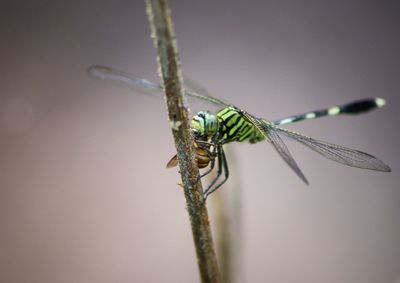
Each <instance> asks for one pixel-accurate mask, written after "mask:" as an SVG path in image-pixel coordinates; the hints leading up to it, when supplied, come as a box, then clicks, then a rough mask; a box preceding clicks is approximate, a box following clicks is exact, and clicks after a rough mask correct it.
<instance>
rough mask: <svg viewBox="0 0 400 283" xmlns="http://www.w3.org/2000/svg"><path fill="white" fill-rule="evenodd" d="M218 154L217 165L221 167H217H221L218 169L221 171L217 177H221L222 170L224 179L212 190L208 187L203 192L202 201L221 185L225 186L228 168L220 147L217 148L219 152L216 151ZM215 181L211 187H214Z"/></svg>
mask: <svg viewBox="0 0 400 283" xmlns="http://www.w3.org/2000/svg"><path fill="white" fill-rule="evenodd" d="M218 152H219V153H220V154H219V156H218V163H219V164H221V166H219V167H221V168H219V169H221V170H220V172H219V175H218V176H217V177H218V178H219V177H220V176H221V175H222V170H223V171H224V179H223V180H222V181H221V182H220V183H219V184H217V185H216V186H214V188H211V186H209V187H208V188H207V190H206V191H205V193H204V195H205V196H204V201H205V200H206V199H207V197H208V196H209V195H211V194H212V193H213V192H215V191H216V190H218V189H219V188H220V187H221V186H222V185H223V184H225V182H226V181H227V180H228V178H229V167H228V162H227V160H226V156H225V152H224V150H223V149H222V146H220V148H219V150H218ZM216 181H217V178H215V182H214V183H213V184H212V185H214V184H215V183H216Z"/></svg>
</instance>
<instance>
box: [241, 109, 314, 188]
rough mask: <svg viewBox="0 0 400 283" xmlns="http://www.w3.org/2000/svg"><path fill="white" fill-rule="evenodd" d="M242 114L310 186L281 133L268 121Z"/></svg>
mask: <svg viewBox="0 0 400 283" xmlns="http://www.w3.org/2000/svg"><path fill="white" fill-rule="evenodd" d="M242 114H243V115H244V117H246V118H247V120H248V121H249V122H250V123H252V124H253V125H254V126H255V127H256V128H257V129H258V130H259V131H260V132H261V133H263V134H264V136H265V137H266V138H267V139H268V140H269V141H270V142H271V144H272V145H273V147H274V148H275V149H276V151H277V152H278V153H279V155H280V156H281V157H282V159H283V160H284V161H285V162H286V163H287V165H289V167H290V168H292V170H293V171H294V172H295V173H296V174H297V176H299V177H300V179H301V180H303V182H304V183H306V184H307V185H308V181H307V178H306V177H305V176H304V174H303V172H302V171H301V169H300V167H299V166H298V165H297V163H296V161H295V160H294V158H293V156H292V154H291V153H290V151H289V149H288V148H287V146H286V144H285V143H284V142H283V140H282V138H281V137H280V136H279V133H278V132H277V131H276V130H275V127H273V126H272V124H271V123H270V122H268V121H266V120H260V119H258V118H256V117H254V116H252V115H250V114H248V113H246V112H244V111H243V112H242Z"/></svg>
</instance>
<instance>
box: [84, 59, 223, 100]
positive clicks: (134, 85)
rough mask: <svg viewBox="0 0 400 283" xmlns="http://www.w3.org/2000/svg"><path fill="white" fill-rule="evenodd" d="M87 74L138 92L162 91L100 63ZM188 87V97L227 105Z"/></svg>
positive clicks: (154, 85) (149, 83)
mask: <svg viewBox="0 0 400 283" xmlns="http://www.w3.org/2000/svg"><path fill="white" fill-rule="evenodd" d="M88 74H89V76H90V77H91V78H94V79H98V80H102V81H110V82H114V83H117V84H119V85H122V86H124V87H127V88H129V89H131V90H132V91H134V92H138V93H150V94H155V93H159V92H162V90H163V87H162V86H161V85H160V84H157V83H154V82H151V81H149V80H146V79H141V78H135V77H132V76H131V75H129V74H127V73H125V72H122V71H118V70H115V69H113V68H110V67H107V66H101V65H93V66H90V67H89V68H88ZM188 89H189V90H187V91H186V94H187V95H188V96H190V97H193V98H195V99H199V100H202V101H206V102H208V103H212V104H216V105H219V106H221V107H226V106H229V104H228V103H226V102H224V101H222V100H221V99H218V98H215V97H212V96H208V95H206V94H200V93H197V92H195V91H191V90H190V89H191V88H190V87H189V88H188Z"/></svg>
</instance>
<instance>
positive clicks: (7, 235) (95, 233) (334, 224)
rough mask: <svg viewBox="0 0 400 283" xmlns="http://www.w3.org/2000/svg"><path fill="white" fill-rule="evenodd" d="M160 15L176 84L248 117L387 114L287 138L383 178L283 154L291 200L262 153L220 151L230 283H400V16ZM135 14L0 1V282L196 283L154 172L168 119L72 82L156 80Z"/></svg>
mask: <svg viewBox="0 0 400 283" xmlns="http://www.w3.org/2000/svg"><path fill="white" fill-rule="evenodd" d="M171 2H173V3H172V9H173V16H174V20H175V26H176V31H177V36H178V44H179V48H180V51H181V59H182V65H183V70H184V72H185V73H186V74H189V76H190V77H192V78H195V79H196V80H197V81H200V82H202V84H204V85H206V86H207V87H208V88H209V89H210V90H212V91H213V92H214V93H216V94H217V95H218V96H220V97H223V98H225V99H227V100H229V101H233V102H234V103H235V104H237V105H239V106H241V107H243V108H245V109H246V110H248V111H249V112H251V113H254V114H255V115H258V116H262V117H265V118H269V119H276V118H280V117H283V116H287V115H291V114H295V113H298V112H303V111H307V110H313V109H318V108H321V107H325V106H330V105H335V104H339V103H344V102H348V101H351V100H354V99H358V98H363V97H374V96H382V97H385V98H386V99H387V100H388V105H387V107H385V108H384V109H382V110H380V111H376V112H373V113H370V114H368V115H365V116H360V117H337V118H334V119H321V120H315V121H310V122H306V123H303V124H298V125H294V126H290V127H289V128H290V129H295V130H297V131H301V132H303V133H305V134H308V135H311V136H313V137H316V138H320V139H325V140H329V141H332V142H335V143H338V144H342V145H346V146H349V147H354V148H357V149H361V150H365V151H367V152H370V153H372V154H374V155H377V156H379V157H380V158H381V159H382V160H384V161H385V162H386V163H388V164H389V165H390V166H391V167H392V169H393V172H392V173H390V174H385V173H376V172H371V171H365V170H358V169H352V168H348V167H344V166H340V165H337V164H335V163H333V162H330V161H327V160H325V159H323V158H321V157H320V156H319V155H317V154H315V153H313V152H311V151H309V150H308V149H306V148H304V147H303V146H301V145H296V144H293V143H288V145H289V147H290V148H291V151H292V153H293V155H294V156H295V158H296V160H297V161H298V163H299V165H300V166H301V167H302V169H303V171H304V173H305V174H306V175H307V177H308V179H309V181H310V186H309V187H306V186H305V185H304V184H302V182H301V181H300V180H299V179H298V178H297V177H296V176H295V174H293V172H291V171H290V169H289V168H288V167H287V166H286V164H284V163H283V162H282V161H281V160H280V158H279V157H278V155H277V154H276V153H275V152H274V150H273V149H272V147H270V146H269V145H268V144H266V143H265V144H259V145H247V144H238V145H233V146H231V149H232V151H234V152H235V153H236V155H235V159H237V160H238V169H237V170H236V171H234V172H233V173H232V174H233V175H237V176H238V175H239V174H240V180H241V181H240V182H241V185H242V189H243V191H242V193H241V194H242V199H243V207H242V211H241V218H242V221H243V231H242V240H243V246H242V255H241V267H242V282H281V283H285V282H337V283H339V282H340V283H357V282H360V283H361V282H362V283H368V282H370V283H374V282H379V283H385V282H387V283H394V282H400V240H399V239H400V217H399V216H400V186H399V182H400V177H399V170H400V169H399V168H400V161H399V144H400V142H399V137H400V131H399V123H400V118H399V104H400V103H399V102H400V99H399V93H400V86H399V85H400V84H399V66H400V56H399V50H400V39H399V34H398V27H399V17H398V14H399V12H400V7H399V4H398V3H397V2H396V1H344V0H343V1H342V0H340V1H311V0H310V1H294V0H293V1H229V2H230V3H229V5H228V4H227V3H228V2H227V1H171ZM144 11H145V8H144V4H143V2H142V1H4V0H3V1H2V2H1V4H0V35H1V39H0V62H1V63H0V74H1V76H0V157H1V158H0V282H16V283H17V282H18V283H21V282H22V283H23V282H30V283H31V282H41V283H43V282H57V283H58V282H65V283H67V282H82V283H83V282H199V277H198V272H197V266H196V259H195V255H194V248H193V244H192V238H191V232H190V229H189V223H188V217H187V214H186V211H185V202H184V198H183V194H182V192H181V190H180V189H179V187H178V186H177V185H176V183H177V182H179V175H178V173H177V170H166V169H165V163H166V161H167V160H168V159H169V158H170V157H171V156H172V155H173V154H174V146H173V143H172V139H171V133H170V130H169V128H168V123H167V119H166V117H167V116H166V113H165V106H164V105H163V104H162V103H161V102H160V101H157V100H154V99H149V98H148V97H146V96H140V95H135V94H131V93H129V92H128V91H126V90H123V89H119V88H114V87H113V86H109V85H104V84H102V83H99V82H95V81H92V80H90V79H88V78H87V76H86V74H85V69H86V68H87V66H89V65H90V64H93V63H98V64H107V65H110V66H114V67H117V68H119V69H122V70H126V71H128V72H130V73H132V74H135V75H137V76H143V77H146V78H149V79H153V80H155V79H157V74H156V60H155V50H154V48H153V46H152V42H151V40H150V38H149V28H148V25H147V19H146V15H145V12H144ZM228 158H229V157H228ZM229 185H232V182H231V183H228V184H227V187H226V190H229V189H228V187H229ZM211 220H212V221H214V219H211Z"/></svg>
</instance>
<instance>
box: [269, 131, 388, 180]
mask: <svg viewBox="0 0 400 283" xmlns="http://www.w3.org/2000/svg"><path fill="white" fill-rule="evenodd" d="M273 128H274V129H275V130H276V131H277V132H279V133H281V134H283V135H285V136H287V137H289V138H291V139H294V140H296V141H298V142H300V143H302V144H304V145H305V146H307V147H308V148H310V149H312V150H314V151H315V152H318V153H319V154H321V155H322V156H324V157H326V158H328V159H330V160H333V161H336V162H338V163H341V164H344V165H348V166H351V167H357V168H362V169H369V170H376V171H384V172H390V171H391V169H390V167H389V166H388V165H386V164H385V163H383V162H382V161H381V160H379V159H378V158H376V157H375V156H373V155H371V154H368V153H365V152H362V151H359V150H355V149H351V148H347V147H344V146H341V145H336V144H332V143H328V142H325V141H321V140H316V139H313V138H310V137H308V136H305V135H302V134H299V133H296V132H292V131H289V130H286V129H282V128H280V127H276V126H273Z"/></svg>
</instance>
